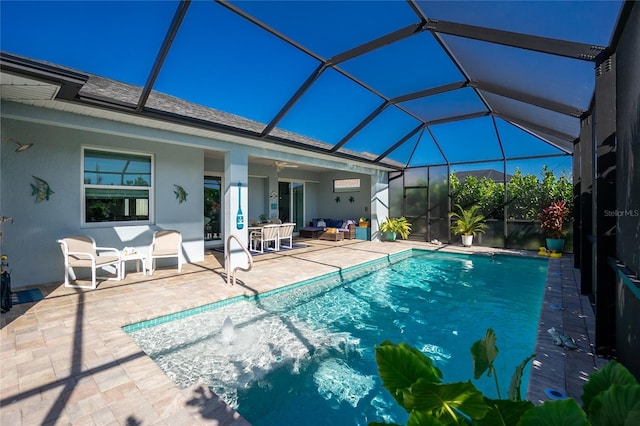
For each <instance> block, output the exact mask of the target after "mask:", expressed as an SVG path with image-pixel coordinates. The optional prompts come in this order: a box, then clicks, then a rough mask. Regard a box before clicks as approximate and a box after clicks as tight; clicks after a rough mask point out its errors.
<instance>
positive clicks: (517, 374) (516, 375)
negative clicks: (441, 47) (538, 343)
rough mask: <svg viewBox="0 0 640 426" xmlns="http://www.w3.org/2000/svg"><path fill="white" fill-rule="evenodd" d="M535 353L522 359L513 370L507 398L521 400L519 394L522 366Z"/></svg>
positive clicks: (525, 364)
mask: <svg viewBox="0 0 640 426" xmlns="http://www.w3.org/2000/svg"><path fill="white" fill-rule="evenodd" d="M535 356H536V354H533V355H531V356H529V357H528V358H527V359H525V360H524V361H522V364H520V365H519V366H517V367H516V371H514V372H513V376H511V384H510V385H509V399H510V400H512V401H522V397H521V396H520V385H521V384H522V373H523V371H524V368H525V367H526V366H527V364H528V363H529V361H531V360H532V359H533V358H535Z"/></svg>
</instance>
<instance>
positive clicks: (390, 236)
mask: <svg viewBox="0 0 640 426" xmlns="http://www.w3.org/2000/svg"><path fill="white" fill-rule="evenodd" d="M383 236H384V240H385V241H395V240H396V238H397V236H398V234H397V233H396V232H393V231H385V232H383Z"/></svg>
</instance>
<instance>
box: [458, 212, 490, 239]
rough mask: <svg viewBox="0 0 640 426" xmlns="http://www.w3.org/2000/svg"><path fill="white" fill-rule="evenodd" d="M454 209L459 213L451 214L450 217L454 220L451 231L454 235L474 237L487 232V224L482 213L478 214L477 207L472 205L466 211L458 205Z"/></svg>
mask: <svg viewBox="0 0 640 426" xmlns="http://www.w3.org/2000/svg"><path fill="white" fill-rule="evenodd" d="M455 207H456V208H457V209H458V210H460V213H456V212H451V217H452V218H454V219H455V222H454V224H453V227H452V228H451V230H452V231H453V233H454V234H456V235H473V236H474V237H475V236H476V235H477V234H478V233H480V232H484V231H486V230H487V224H486V223H485V218H484V215H483V214H482V213H480V212H479V206H478V205H477V204H474V205H473V206H471V207H469V208H468V209H466V210H465V209H463V208H462V206H460V204H456V205H455Z"/></svg>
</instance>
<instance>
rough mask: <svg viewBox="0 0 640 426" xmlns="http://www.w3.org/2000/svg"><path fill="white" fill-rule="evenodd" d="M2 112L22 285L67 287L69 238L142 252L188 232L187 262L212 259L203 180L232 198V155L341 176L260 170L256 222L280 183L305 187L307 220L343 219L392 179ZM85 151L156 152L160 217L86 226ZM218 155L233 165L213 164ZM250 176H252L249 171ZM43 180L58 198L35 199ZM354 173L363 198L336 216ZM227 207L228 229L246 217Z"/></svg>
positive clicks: (130, 127) (13, 106)
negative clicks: (63, 241) (65, 246)
mask: <svg viewBox="0 0 640 426" xmlns="http://www.w3.org/2000/svg"><path fill="white" fill-rule="evenodd" d="M69 109H73V108H72V107H71V108H69ZM0 111H1V112H2V115H1V120H2V121H1V123H0V124H1V126H2V137H3V140H2V144H1V148H0V154H1V155H0V160H1V163H0V166H1V167H0V214H1V215H3V216H8V217H12V218H13V219H14V223H8V222H7V223H3V229H2V233H3V238H2V246H1V247H0V251H2V252H3V253H6V254H7V255H9V257H10V259H9V263H10V270H11V273H12V287H13V288H14V289H15V288H20V287H26V286H33V285H39V284H46V283H60V282H62V280H63V272H64V271H63V259H62V253H61V251H60V247H59V245H58V243H57V240H58V239H60V238H63V237H65V236H69V235H76V234H84V235H89V236H92V237H94V238H95V239H96V242H97V244H98V245H99V246H103V247H114V248H118V249H122V248H124V247H134V248H136V249H137V250H138V251H140V252H146V251H147V247H148V245H149V244H150V243H151V240H152V235H153V232H154V231H155V230H158V229H177V230H179V231H180V232H181V233H182V236H183V254H184V259H185V261H186V262H198V261H201V260H203V259H204V240H203V230H204V227H203V210H204V206H203V178H204V176H205V175H214V176H220V177H222V179H223V192H224V194H227V191H228V190H229V188H230V183H229V182H225V180H226V179H227V178H228V176H227V170H226V168H227V167H228V165H227V160H226V157H228V156H229V153H236V154H239V153H242V154H241V156H247V157H244V158H245V159H246V158H248V157H249V156H254V157H262V158H272V159H278V160H282V161H289V162H294V163H295V162H299V163H306V164H309V165H314V166H317V167H322V168H334V169H336V171H335V172H322V171H318V172H310V171H309V170H303V169H302V168H286V169H284V170H283V171H281V172H280V173H277V172H276V171H275V168H274V167H272V166H268V165H264V164H251V165H250V167H249V168H248V176H247V174H245V175H244V176H245V177H244V178H243V180H244V182H245V183H248V184H249V186H250V188H249V191H248V192H246V193H245V194H246V195H245V196H246V197H247V199H243V202H242V203H243V204H242V205H243V208H244V210H245V215H247V216H246V220H250V219H257V218H258V216H259V215H260V214H261V213H263V212H265V211H266V210H265V209H266V208H267V207H269V205H268V204H266V203H267V202H268V200H269V194H270V192H271V191H273V190H274V189H275V190H277V182H278V180H280V181H298V182H304V183H305V221H306V222H308V221H309V220H311V219H312V218H313V217H317V216H318V215H321V214H322V215H328V216H331V217H336V214H338V216H344V217H354V218H355V217H359V216H363V215H365V214H360V209H362V210H364V207H365V206H366V202H367V201H366V200H371V176H377V175H379V174H380V173H383V174H385V172H382V171H380V170H378V169H373V168H369V167H366V166H362V165H357V164H351V163H348V164H346V163H344V162H339V161H332V160H328V159H323V158H318V157H312V156H306V155H304V154H296V153H292V152H281V151H278V150H277V148H278V147H277V146H274V147H273V149H266V148H265V147H264V146H250V145H249V144H237V143H235V142H230V141H227V140H223V139H224V138H222V139H213V138H206V137H201V136H193V135H190V134H186V133H179V132H178V130H176V131H169V130H162V129H157V128H153V127H146V126H141V125H135V124H130V123H126V122H121V121H116V120H115V119H114V120H110V119H103V118H98V117H94V116H90V115H86V114H76V113H73V112H69V111H60V110H55V109H52V108H49V107H39V106H34V105H24V104H20V103H15V102H5V101H3V102H2V108H0ZM11 141H18V142H21V143H33V144H34V146H33V147H32V148H31V149H29V150H28V151H25V152H20V153H17V152H15V151H14V150H15V148H16V146H17V145H14V144H13V143H12V142H11ZM83 147H93V148H103V149H113V150H116V151H122V152H127V151H129V152H136V153H145V154H151V155H153V158H154V163H153V165H154V166H153V167H154V169H153V176H154V194H153V199H152V201H151V203H152V207H153V208H152V209H151V211H152V214H153V216H152V219H151V221H150V222H151V223H150V224H149V225H127V224H122V223H115V224H114V223H105V224H102V225H96V224H92V226H83V225H82V215H83V214H84V213H83V212H82V211H81V209H82V207H81V206H82V176H81V174H82V164H81V161H82V149H83ZM215 151H218V152H219V153H220V154H222V155H224V156H225V159H224V160H223V159H222V158H211V157H210V155H211V154H212V153H214V152H215ZM220 156H221V155H220ZM230 165H233V163H232V164H230ZM236 165H237V164H236ZM244 170H245V173H247V167H246V166H245V169H244ZM34 176H36V177H38V178H40V179H43V180H45V181H47V182H48V184H49V185H50V187H51V189H52V190H53V191H54V192H53V193H52V194H51V196H50V198H49V200H44V201H41V202H38V203H36V202H34V200H35V195H33V194H32V189H31V184H35V180H34ZM350 177H359V178H360V179H361V182H362V184H361V192H360V193H359V194H360V195H358V196H356V199H357V200H358V202H357V203H353V206H352V205H351V203H349V202H348V197H349V195H348V194H340V195H341V197H342V198H343V199H344V200H343V201H342V203H340V206H341V209H343V210H338V211H336V210H335V205H336V203H335V201H334V198H335V195H334V194H333V192H332V186H331V185H332V182H333V179H334V178H350ZM235 180H237V179H234V182H235ZM232 183H233V182H232ZM174 185H180V186H181V187H182V188H184V190H185V191H186V192H187V193H188V194H189V195H188V196H187V201H186V202H183V203H180V202H179V200H178V199H177V197H176V195H175V193H174V191H175V189H176V188H175V186H174ZM232 186H233V185H232ZM236 201H237V200H236ZM222 202H223V208H224V211H225V213H226V214H227V217H226V218H225V219H224V220H225V223H227V224H228V225H229V226H231V225H230V224H231V223H232V221H235V215H236V211H235V210H233V209H231V210H229V209H230V208H231V207H230V206H226V204H228V203H229V199H228V197H227V196H226V195H225V198H223V200H222ZM369 202H370V201H369ZM247 204H249V205H247ZM225 206H226V207H225ZM352 208H354V209H356V210H351V209H352ZM327 209H328V210H327ZM236 210H237V206H236ZM321 210H322V212H321ZM229 214H233V217H230V216H228V215H229ZM234 223H235V222H234ZM233 229H234V230H235V228H233ZM169 262H173V260H172V259H167V260H166V262H165V261H164V260H163V259H160V260H158V266H163V264H165V263H169ZM128 266H130V267H132V266H133V265H131V264H130V265H128ZM77 272H84V271H77Z"/></svg>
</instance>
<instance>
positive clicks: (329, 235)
mask: <svg viewBox="0 0 640 426" xmlns="http://www.w3.org/2000/svg"><path fill="white" fill-rule="evenodd" d="M318 239H319V240H327V241H342V240H344V233H342V232H327V231H325V232H323V233H322V234H321V235H320V237H318Z"/></svg>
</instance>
